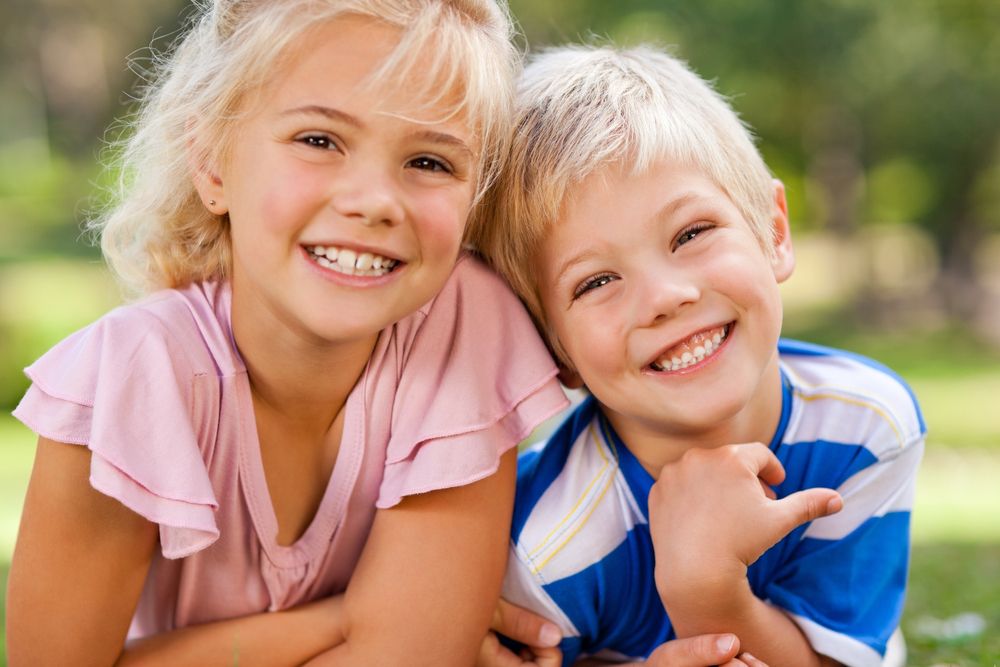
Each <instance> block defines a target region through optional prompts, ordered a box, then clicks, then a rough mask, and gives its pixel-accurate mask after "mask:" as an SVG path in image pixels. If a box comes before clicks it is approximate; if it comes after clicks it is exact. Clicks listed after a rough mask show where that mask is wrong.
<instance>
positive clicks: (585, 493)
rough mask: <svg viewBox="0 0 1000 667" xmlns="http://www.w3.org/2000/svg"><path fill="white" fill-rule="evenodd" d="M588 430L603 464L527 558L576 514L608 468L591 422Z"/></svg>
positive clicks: (606, 458) (542, 547) (539, 549)
mask: <svg viewBox="0 0 1000 667" xmlns="http://www.w3.org/2000/svg"><path fill="white" fill-rule="evenodd" d="M590 431H591V433H590V435H591V437H592V438H593V439H594V443H595V445H596V447H597V453H598V454H600V455H601V459H602V460H603V461H604V465H602V466H601V468H600V469H599V470H598V471H597V474H596V475H594V478H593V479H592V480H590V483H589V484H587V488H585V489H584V490H583V494H582V495H581V496H580V499H579V500H577V501H576V504H575V505H573V507H572V508H570V510H569V512H568V513H567V514H566V516H564V517H563V518H562V520H561V521H559V523H557V524H556V526H555V528H553V529H552V530H551V531H549V534H548V535H546V536H545V537H544V538H542V541H541V542H540V543H539V544H538V546H537V547H535V548H534V549H532V550H531V551H529V552H528V558H532V557H534V556H535V555H536V554H537V553H538V552H539V551H542V550H543V549H544V548H545V545H546V544H548V542H549V540H550V539H552V536H553V535H555V534H556V533H557V532H559V530H561V529H562V527H563V525H564V524H565V523H566V522H567V521H569V520H570V519H571V518H573V516H574V515H575V514H576V511H577V509H579V507H580V505H581V504H583V501H584V500H586V499H587V496H588V495H590V490H591V489H592V488H593V487H594V485H595V484H597V482H598V480H599V479H601V477H602V476H603V475H604V472H605V471H606V470H607V469H608V465H609V463H610V462H609V460H608V457H607V456H606V455H605V454H604V450H603V449H602V448H601V445H600V442H599V440H598V437H597V433H596V432H595V431H594V424H593V423H591V424H590Z"/></svg>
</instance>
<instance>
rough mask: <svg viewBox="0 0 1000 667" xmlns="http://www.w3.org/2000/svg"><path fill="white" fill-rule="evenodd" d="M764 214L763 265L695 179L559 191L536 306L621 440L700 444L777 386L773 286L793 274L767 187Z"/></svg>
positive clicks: (742, 230)
mask: <svg viewBox="0 0 1000 667" xmlns="http://www.w3.org/2000/svg"><path fill="white" fill-rule="evenodd" d="M773 209H774V212H773V224H774V228H775V231H776V232H777V234H776V237H777V240H776V241H775V242H774V246H775V253H774V257H773V258H771V257H769V256H768V254H767V253H765V251H764V250H763V248H762V247H761V245H760V242H759V241H758V240H757V238H756V237H755V236H754V234H753V232H752V230H751V228H750V226H749V224H748V222H747V221H746V220H745V219H744V218H743V216H742V215H741V214H740V212H739V210H738V209H737V208H736V206H735V205H734V204H733V203H732V201H730V199H729V198H728V197H727V196H726V195H725V193H724V192H723V191H722V190H720V189H719V188H718V187H717V186H716V185H715V184H714V182H713V181H712V180H711V179H709V178H708V177H707V176H705V175H704V174H702V173H701V172H700V171H698V170H695V169H693V168H689V167H685V166H682V165H678V164H675V163H669V162H668V163H661V164H659V165H657V166H655V167H654V168H652V169H651V170H650V171H649V172H648V173H646V174H644V175H641V176H633V175H631V174H629V173H628V172H627V171H626V170H623V169H622V168H621V167H620V166H617V165H612V166H610V167H608V168H605V169H602V170H600V171H598V172H596V173H595V174H593V175H591V176H590V177H588V178H587V179H586V180H584V181H583V182H582V183H580V184H579V185H578V186H576V187H575V189H574V190H573V191H572V192H571V193H570V196H569V197H568V198H567V201H566V205H565V206H564V209H563V214H562V217H561V219H560V220H559V221H558V223H557V224H556V225H555V226H554V227H553V229H552V230H551V231H550V233H549V235H548V236H547V237H546V240H545V242H544V243H543V244H542V247H541V248H540V251H539V256H538V258H537V261H538V267H539V268H538V271H539V274H538V275H539V278H540V285H541V289H540V292H541V297H542V306H543V308H544V311H545V315H546V318H547V321H548V324H549V328H550V332H551V333H552V334H553V335H554V336H556V337H557V338H558V341H559V342H560V344H561V345H562V347H563V349H564V350H565V352H566V354H567V356H568V357H569V360H570V361H571V364H572V368H571V369H570V370H571V371H575V372H576V373H577V374H579V376H580V379H581V380H582V381H583V383H584V384H585V385H586V386H587V388H588V389H589V390H590V391H591V392H592V393H593V394H594V396H595V397H596V398H597V399H598V400H599V401H600V402H601V403H602V405H603V406H604V409H605V412H606V413H607V414H608V416H609V417H610V418H611V420H612V423H613V424H614V425H615V427H616V428H617V429H618V430H619V432H620V433H621V435H622V437H624V438H625V439H626V441H629V437H630V436H629V433H630V432H633V433H639V432H645V433H655V434H663V435H680V436H696V435H698V434H699V433H701V434H708V433H712V432H714V431H715V429H717V428H718V427H723V428H724V427H725V425H730V426H738V425H739V423H741V420H740V417H741V415H753V414H760V412H759V410H758V409H757V408H759V407H760V406H759V405H758V403H759V402H760V401H761V400H762V399H761V398H760V397H761V396H763V395H765V394H771V393H772V392H770V391H765V390H767V389H770V388H771V387H770V384H768V378H771V377H773V378H775V379H776V378H778V377H779V376H778V373H777V353H776V342H777V339H778V335H779V332H780V329H781V315H782V311H781V300H780V295H779V291H778V283H780V282H781V281H783V280H785V279H786V278H787V277H788V276H789V275H790V274H791V272H792V269H793V267H794V258H793V255H792V248H791V241H790V239H789V235H788V219H787V213H786V210H785V201H784V191H783V189H782V187H781V184H780V183H777V182H776V183H775V192H774V207H773ZM773 394H774V398H773V399H768V400H779V401H780V397H779V396H780V393H779V392H773ZM767 426H768V427H772V426H773V424H769V425H767Z"/></svg>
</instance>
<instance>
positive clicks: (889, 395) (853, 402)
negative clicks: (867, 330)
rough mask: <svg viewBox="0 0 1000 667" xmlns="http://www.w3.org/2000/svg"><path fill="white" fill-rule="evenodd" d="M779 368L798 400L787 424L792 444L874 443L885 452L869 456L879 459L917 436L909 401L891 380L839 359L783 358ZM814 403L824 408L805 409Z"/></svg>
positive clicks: (909, 397) (880, 373) (917, 424)
mask: <svg viewBox="0 0 1000 667" xmlns="http://www.w3.org/2000/svg"><path fill="white" fill-rule="evenodd" d="M782 368H783V369H784V371H785V373H786V374H787V375H788V377H789V380H790V381H791V382H792V384H793V386H794V389H795V392H796V394H797V395H798V396H797V397H798V398H799V399H800V401H796V407H795V409H794V411H793V414H792V415H791V419H790V421H789V430H794V431H795V432H796V436H795V438H794V439H795V440H802V441H812V440H828V441H833V442H847V443H860V442H872V441H873V440H877V441H878V442H880V443H882V444H884V445H885V446H886V449H885V450H882V451H873V452H872V453H873V454H874V455H875V456H877V457H879V458H881V456H882V455H883V454H885V453H887V451H888V450H889V449H891V448H893V447H900V446H903V445H904V444H905V443H907V442H910V441H912V440H913V439H915V438H916V437H917V436H918V435H920V433H921V428H920V422H919V419H918V418H917V411H916V408H915V406H914V404H913V399H912V397H911V396H910V394H909V392H908V391H907V389H906V387H905V386H904V385H903V384H901V383H900V382H899V381H898V380H897V379H896V378H894V377H892V376H891V375H888V374H886V373H884V372H882V371H880V370H877V369H874V368H872V367H870V366H867V365H865V364H863V363H861V362H858V361H854V360H852V359H849V358H847V357H842V356H832V357H797V356H791V357H783V358H782ZM813 404H821V405H822V407H823V409H822V410H809V409H807V408H808V406H809V405H813ZM890 434H891V437H890ZM790 439H791V438H789V440H790Z"/></svg>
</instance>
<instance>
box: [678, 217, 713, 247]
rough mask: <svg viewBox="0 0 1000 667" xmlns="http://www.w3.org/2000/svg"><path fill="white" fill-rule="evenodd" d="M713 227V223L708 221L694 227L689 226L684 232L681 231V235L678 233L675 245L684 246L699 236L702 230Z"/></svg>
mask: <svg viewBox="0 0 1000 667" xmlns="http://www.w3.org/2000/svg"><path fill="white" fill-rule="evenodd" d="M711 228H712V225H710V224H708V223H701V224H697V225H694V226H693V227H688V228H687V229H685V230H684V231H683V232H681V233H680V235H678V237H677V240H676V241H675V242H674V245H675V246H682V245H684V244H685V243H688V242H689V241H693V240H694V239H695V237H697V236H698V235H700V234H701V233H702V232H705V231H707V230H709V229H711Z"/></svg>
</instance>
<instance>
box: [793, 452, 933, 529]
mask: <svg viewBox="0 0 1000 667" xmlns="http://www.w3.org/2000/svg"><path fill="white" fill-rule="evenodd" d="M922 454H923V441H922V440H919V441H918V442H916V443H914V444H911V445H909V446H907V447H906V448H905V449H903V450H902V451H900V454H899V455H898V456H896V457H895V458H893V459H890V460H886V461H881V462H879V463H876V464H874V465H871V466H868V467H867V468H865V469H864V470H862V471H860V472H858V473H856V474H855V475H853V476H851V477H850V478H849V479H847V480H846V481H845V482H844V483H843V484H841V485H840V488H838V489H837V491H839V492H840V495H841V496H842V497H843V498H844V509H842V510H841V511H840V512H838V513H836V514H833V515H831V516H828V517H824V518H822V519H817V520H815V521H813V522H812V523H811V524H810V525H809V528H807V529H806V531H805V533H804V534H803V537H812V538H816V539H824V540H839V539H842V538H844V537H846V536H847V535H849V534H850V533H852V532H853V531H854V530H856V529H857V528H858V527H859V526H860V525H861V524H863V523H864V522H865V521H866V520H867V519H868V518H870V517H880V516H885V515H886V514H887V513H889V512H898V511H906V512H908V511H910V510H912V509H913V495H914V488H915V481H916V469H917V464H919V463H920V457H921V455H922Z"/></svg>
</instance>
